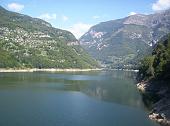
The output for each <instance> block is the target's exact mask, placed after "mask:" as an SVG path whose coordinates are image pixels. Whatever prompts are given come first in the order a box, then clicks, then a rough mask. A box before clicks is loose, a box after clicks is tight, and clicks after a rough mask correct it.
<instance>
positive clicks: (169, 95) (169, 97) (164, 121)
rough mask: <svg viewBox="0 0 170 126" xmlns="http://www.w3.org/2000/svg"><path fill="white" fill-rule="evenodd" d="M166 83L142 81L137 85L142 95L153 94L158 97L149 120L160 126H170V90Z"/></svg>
mask: <svg viewBox="0 0 170 126" xmlns="http://www.w3.org/2000/svg"><path fill="white" fill-rule="evenodd" d="M160 83H162V84H161V85H160ZM166 83H167V82H148V81H145V82H144V81H143V82H141V83H138V84H137V88H138V89H139V91H141V93H142V94H148V95H150V94H154V95H156V96H157V97H159V100H158V101H156V102H155V103H154V104H153V105H152V111H151V112H150V113H149V118H150V119H151V120H153V121H155V122H157V123H159V124H161V125H162V126H170V89H169V88H168V87H167V85H166Z"/></svg>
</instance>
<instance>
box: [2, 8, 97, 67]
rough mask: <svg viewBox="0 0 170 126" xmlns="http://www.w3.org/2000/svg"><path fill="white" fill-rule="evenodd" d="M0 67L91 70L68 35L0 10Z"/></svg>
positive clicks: (89, 62) (88, 60) (90, 61)
mask: <svg viewBox="0 0 170 126" xmlns="http://www.w3.org/2000/svg"><path fill="white" fill-rule="evenodd" d="M0 16H1V17H0V51H1V53H0V68H6V67H10V68H11V67H19V68H25V67H26V68H27V67H36V68H95V67H96V66H97V62H96V61H95V60H94V59H92V58H91V57H90V56H89V55H88V54H87V53H86V52H85V51H84V49H83V48H82V47H81V46H80V43H79V42H78V40H77V39H76V38H75V37H74V35H73V34H72V33H71V32H68V31H65V30H61V29H57V28H54V27H52V25H51V24H49V23H48V22H46V21H44V20H41V19H38V18H32V17H30V16H27V15H23V14H19V13H15V12H11V11H7V10H6V9H4V8H3V7H0Z"/></svg>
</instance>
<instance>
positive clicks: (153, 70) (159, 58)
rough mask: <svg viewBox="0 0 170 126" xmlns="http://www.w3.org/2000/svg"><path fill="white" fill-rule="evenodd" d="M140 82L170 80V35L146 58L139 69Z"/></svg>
mask: <svg viewBox="0 0 170 126" xmlns="http://www.w3.org/2000/svg"><path fill="white" fill-rule="evenodd" d="M139 78H140V80H151V79H153V80H164V81H167V82H168V80H170V34H169V35H167V36H166V37H163V38H162V39H161V40H160V41H159V42H158V43H157V44H156V45H155V47H154V49H153V51H152V55H150V56H147V57H145V58H144V59H143V60H142V61H141V63H140V67H139Z"/></svg>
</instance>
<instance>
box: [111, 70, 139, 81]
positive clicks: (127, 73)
mask: <svg viewBox="0 0 170 126" xmlns="http://www.w3.org/2000/svg"><path fill="white" fill-rule="evenodd" d="M111 75H112V77H113V78H119V79H125V78H126V79H135V76H136V73H135V72H131V71H119V70H117V71H111Z"/></svg>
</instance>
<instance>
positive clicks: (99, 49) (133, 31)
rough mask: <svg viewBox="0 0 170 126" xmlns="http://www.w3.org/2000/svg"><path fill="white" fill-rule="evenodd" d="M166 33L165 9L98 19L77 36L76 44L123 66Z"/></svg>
mask: <svg viewBox="0 0 170 126" xmlns="http://www.w3.org/2000/svg"><path fill="white" fill-rule="evenodd" d="M169 32H170V10H166V11H164V12H161V13H155V14H151V15H142V14H136V15H132V16H128V17H125V18H122V19H118V20H111V21H107V22H102V23H100V24H97V25H95V26H93V27H91V28H90V30H89V31H88V32H87V33H86V34H84V35H83V36H82V37H81V38H80V43H81V45H82V46H83V47H84V48H85V49H86V50H87V51H88V52H89V53H90V54H91V55H92V56H93V57H95V58H96V59H97V60H99V61H101V62H102V63H103V64H106V65H107V64H108V65H109V66H110V65H112V66H113V67H126V66H131V65H133V64H135V63H137V61H136V60H138V59H141V57H143V55H145V54H146V53H151V49H150V48H151V47H152V46H153V45H155V43H157V41H158V40H159V39H160V38H161V37H163V36H164V35H166V34H167V33H169ZM148 50H150V51H148Z"/></svg>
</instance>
